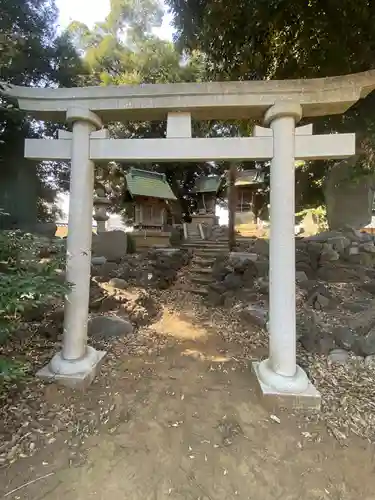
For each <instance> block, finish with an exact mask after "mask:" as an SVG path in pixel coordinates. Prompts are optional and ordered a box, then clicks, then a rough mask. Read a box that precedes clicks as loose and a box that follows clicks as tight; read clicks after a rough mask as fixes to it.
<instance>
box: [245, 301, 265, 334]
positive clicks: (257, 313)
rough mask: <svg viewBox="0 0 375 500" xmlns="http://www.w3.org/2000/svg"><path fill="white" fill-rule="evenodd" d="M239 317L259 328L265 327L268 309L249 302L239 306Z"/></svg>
mask: <svg viewBox="0 0 375 500" xmlns="http://www.w3.org/2000/svg"><path fill="white" fill-rule="evenodd" d="M239 317H240V318H241V319H242V320H243V321H245V322H247V323H251V324H252V325H256V326H259V327H260V328H266V325H267V321H268V309H265V308H263V307H260V306H258V305H253V304H251V305H248V306H245V307H243V308H241V310H240V311H239Z"/></svg>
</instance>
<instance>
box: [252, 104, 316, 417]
mask: <svg viewBox="0 0 375 500" xmlns="http://www.w3.org/2000/svg"><path fill="white" fill-rule="evenodd" d="M301 117H302V107H301V105H300V104H298V103H293V102H279V103H276V104H275V105H274V106H272V107H271V108H270V109H269V110H268V111H267V113H266V115H265V119H264V122H265V125H266V126H270V127H271V129H272V133H273V156H272V160H271V172H270V174H271V175H270V180H271V183H270V220H271V233H270V261H269V285H270V287H269V291H270V292H269V300H270V304H269V307H270V311H269V312H270V314H269V357H268V359H266V360H264V361H262V362H261V363H253V368H254V371H255V374H256V375H257V378H258V382H259V385H260V389H261V391H262V395H263V396H265V397H266V396H270V397H271V398H270V400H271V401H272V404H274V403H275V402H277V403H278V404H279V403H280V402H281V403H282V404H287V405H289V404H290V405H292V406H307V407H309V408H311V407H317V408H319V406H320V394H319V392H318V391H317V390H316V389H315V387H314V386H313V385H312V384H311V383H310V381H309V379H308V377H307V375H306V373H305V372H304V371H303V370H302V368H300V367H299V366H298V365H297V364H296V292H295V234H294V228H295V174H294V171H295V135H296V127H295V126H296V123H297V122H299V120H300V119H301ZM275 397H276V400H277V401H275ZM280 400H281V401H280Z"/></svg>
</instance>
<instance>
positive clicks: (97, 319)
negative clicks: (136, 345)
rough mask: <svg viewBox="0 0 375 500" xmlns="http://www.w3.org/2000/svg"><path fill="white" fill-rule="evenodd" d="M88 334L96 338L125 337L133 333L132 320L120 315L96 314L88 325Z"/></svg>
mask: <svg viewBox="0 0 375 500" xmlns="http://www.w3.org/2000/svg"><path fill="white" fill-rule="evenodd" d="M87 331H88V335H89V336H90V337H93V338H95V339H97V340H98V339H100V340H103V339H107V338H111V337H124V336H127V335H130V334H132V333H133V331H134V328H133V325H132V324H131V323H130V321H127V320H126V319H124V318H119V317H118V316H94V317H93V318H90V320H89V322H88V325H87Z"/></svg>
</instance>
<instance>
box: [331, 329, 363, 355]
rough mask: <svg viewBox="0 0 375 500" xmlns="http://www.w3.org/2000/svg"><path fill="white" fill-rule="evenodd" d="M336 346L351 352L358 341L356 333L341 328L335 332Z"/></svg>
mask: <svg viewBox="0 0 375 500" xmlns="http://www.w3.org/2000/svg"><path fill="white" fill-rule="evenodd" d="M333 335H334V338H335V341H336V344H337V345H338V346H339V347H342V348H343V349H346V350H348V351H351V350H352V349H353V347H354V344H355V343H356V341H357V337H358V336H357V335H356V333H355V332H354V331H353V330H351V329H350V328H349V327H346V326H339V327H337V328H335V330H334V331H333Z"/></svg>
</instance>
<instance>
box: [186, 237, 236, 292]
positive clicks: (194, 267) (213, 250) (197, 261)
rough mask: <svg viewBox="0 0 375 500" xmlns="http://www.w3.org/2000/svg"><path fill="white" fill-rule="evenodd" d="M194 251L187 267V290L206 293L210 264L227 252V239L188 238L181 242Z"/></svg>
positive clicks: (209, 277) (210, 279) (209, 276)
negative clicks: (188, 282)
mask: <svg viewBox="0 0 375 500" xmlns="http://www.w3.org/2000/svg"><path fill="white" fill-rule="evenodd" d="M183 248H188V249H189V250H192V251H193V252H194V255H193V259H192V262H191V265H190V268H189V274H188V277H189V281H190V283H191V287H190V288H189V291H190V292H192V293H197V294H200V295H207V293H208V286H209V284H210V283H212V281H213V279H212V266H213V265H214V263H215V260H216V258H217V257H219V256H220V255H226V254H227V253H228V242H227V241H210V240H202V239H199V240H188V241H186V242H185V243H184V244H183Z"/></svg>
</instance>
